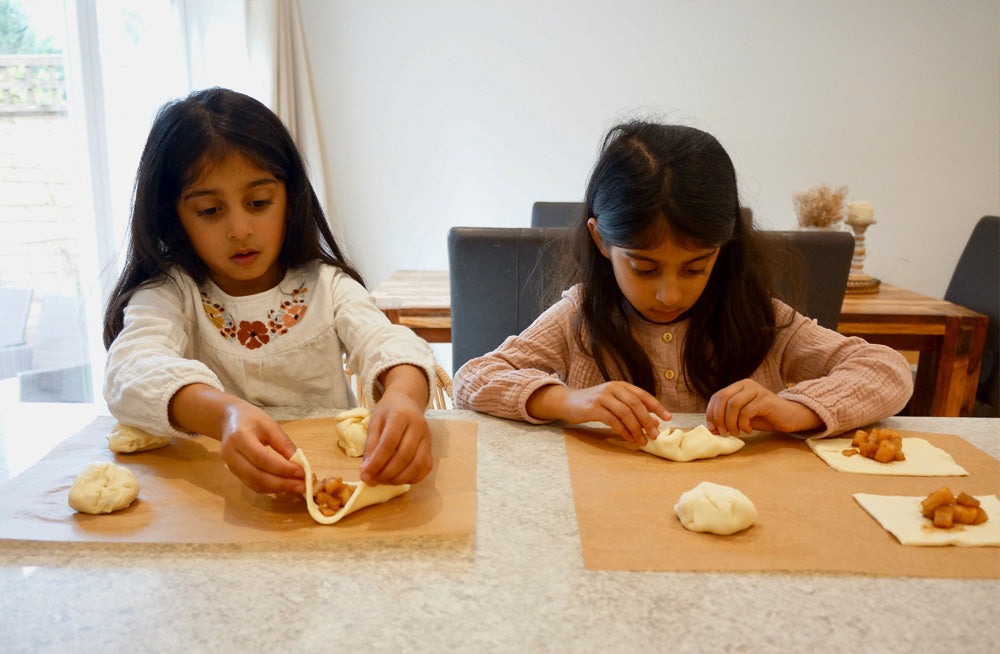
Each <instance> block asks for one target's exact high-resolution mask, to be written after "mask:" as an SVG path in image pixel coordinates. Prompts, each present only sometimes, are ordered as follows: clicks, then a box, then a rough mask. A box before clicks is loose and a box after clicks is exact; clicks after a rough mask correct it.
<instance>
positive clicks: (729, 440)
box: [641, 425, 746, 461]
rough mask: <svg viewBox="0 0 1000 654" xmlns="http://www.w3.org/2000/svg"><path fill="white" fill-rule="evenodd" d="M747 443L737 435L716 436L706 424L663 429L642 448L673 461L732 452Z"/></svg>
mask: <svg viewBox="0 0 1000 654" xmlns="http://www.w3.org/2000/svg"><path fill="white" fill-rule="evenodd" d="M745 444H746V443H744V441H743V440H742V439H740V438H736V437H735V436H716V435H715V434H713V433H712V432H710V431H709V430H708V427H706V426H705V425H699V426H697V427H695V428H694V429H691V430H689V431H685V430H683V429H671V430H669V431H662V432H660V434H659V435H658V436H657V437H656V438H650V439H647V440H646V444H645V445H643V446H642V448H641V449H642V450H643V451H644V452H649V453H650V454H655V455H656V456H659V457H662V458H664V459H670V460H671V461H694V460H695V459H711V458H713V457H716V456H723V455H725V454H732V453H733V452H736V451H737V450H739V449H741V448H742V447H743V446H744V445H745Z"/></svg>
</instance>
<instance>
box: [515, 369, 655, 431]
mask: <svg viewBox="0 0 1000 654" xmlns="http://www.w3.org/2000/svg"><path fill="white" fill-rule="evenodd" d="M527 409H528V413H529V414H531V415H532V416H533V417H535V418H538V419H540V420H553V419H555V420H566V421H568V422H575V423H583V422H595V421H596V422H601V423H604V424H605V425H607V426H608V427H610V428H611V429H613V430H614V432H615V433H616V434H618V435H619V436H621V437H622V438H624V439H625V440H626V441H629V442H630V443H636V444H638V445H645V443H646V439H647V437H648V438H656V435H657V433H658V427H659V422H658V421H657V420H656V419H655V418H654V417H653V416H652V415H650V414H655V415H657V416H659V417H660V418H662V419H663V420H670V418H671V415H670V412H669V411H667V410H666V409H665V408H664V407H663V405H662V404H660V401H659V400H657V399H656V398H655V397H654V396H653V395H651V394H650V393H648V392H646V391H644V390H643V389H641V388H639V387H638V386H633V385H632V384H629V383H628V382H623V381H612V382H606V383H604V384H601V385H600V386H591V387H589V388H578V389H574V388H569V387H567V386H563V385H561V384H550V385H548V386H543V387H542V388H540V389H538V390H537V391H535V392H534V393H532V394H531V397H529V398H528V402H527Z"/></svg>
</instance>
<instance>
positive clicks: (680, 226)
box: [568, 121, 776, 398]
mask: <svg viewBox="0 0 1000 654" xmlns="http://www.w3.org/2000/svg"><path fill="white" fill-rule="evenodd" d="M584 209H585V214H584V215H582V216H581V217H580V219H579V221H578V222H577V223H576V224H575V225H574V226H573V228H572V234H571V243H570V248H571V255H570V256H571V259H570V260H571V261H572V264H571V265H572V268H573V269H574V270H575V273H574V274H573V275H572V277H570V278H569V280H568V281H570V282H578V283H582V310H581V312H580V313H579V314H577V323H576V333H577V337H578V339H579V343H580V346H581V347H582V349H583V350H584V351H586V352H588V353H589V354H590V355H591V356H593V357H594V359H595V360H596V362H597V366H598V368H599V369H600V371H601V374H602V375H603V376H604V379H605V380H612V379H625V380H627V381H630V382H631V383H633V384H635V385H636V386H639V387H641V388H643V389H645V390H647V391H649V392H650V393H653V394H656V376H655V375H654V374H653V369H652V365H651V363H650V361H649V356H648V355H647V354H646V352H645V351H644V350H643V349H642V347H641V346H640V345H639V343H638V342H637V341H636V339H635V337H634V336H633V335H632V332H631V329H630V327H629V318H630V317H631V316H634V315H636V311H635V309H633V308H632V306H631V304H630V303H629V301H628V300H627V299H626V298H625V296H624V295H623V294H622V292H621V290H619V288H618V284H617V282H616V281H615V275H614V271H613V269H612V267H611V262H610V261H609V260H608V259H607V258H606V257H604V256H603V255H602V254H601V251H600V250H599V249H598V248H597V246H596V245H595V243H594V241H593V239H592V237H591V235H590V232H589V230H588V228H587V218H588V217H591V216H592V217H594V218H596V220H597V231H598V233H599V234H600V237H601V241H602V243H603V244H604V245H605V246H617V247H621V248H630V249H648V248H651V247H655V246H656V245H657V244H659V243H660V242H662V240H663V239H664V238H666V237H669V238H671V239H673V240H674V241H675V242H677V243H678V244H680V245H683V246H685V247H690V248H692V249H695V248H700V249H709V248H715V247H718V248H720V251H719V256H718V258H717V261H716V263H715V267H714V269H713V270H712V274H711V276H710V277H709V280H708V283H707V285H706V286H705V290H704V291H703V292H702V294H701V297H700V298H699V299H698V301H697V302H696V303H695V304H694V306H693V307H691V309H690V310H689V311H688V312H687V318H688V319H689V320H690V323H689V327H688V329H687V337H686V340H685V343H684V351H683V353H682V362H683V367H684V372H685V378H686V379H687V383H688V385H689V386H690V387H691V388H692V389H693V390H694V391H695V392H697V393H698V394H699V395H701V396H702V397H705V398H708V397H709V396H711V394H712V393H714V392H715V391H716V390H718V389H719V388H722V387H724V386H726V385H728V384H730V383H732V382H734V381H737V380H739V379H743V378H745V377H748V376H749V375H750V374H751V373H752V372H753V371H754V370H756V369H757V368H758V367H759V366H760V364H761V362H763V360H764V357H765V356H766V355H767V352H768V350H769V349H770V348H771V345H772V344H773V342H774V338H775V333H776V326H775V320H776V318H775V313H774V307H773V304H772V301H771V299H772V295H774V289H775V277H774V275H775V271H774V269H773V268H772V267H771V266H769V265H768V260H769V257H772V255H773V254H774V253H773V251H772V244H771V243H770V241H769V240H768V239H766V238H765V237H764V236H763V235H762V234H761V233H760V232H758V231H756V230H755V229H754V226H753V219H752V217H751V215H750V214H749V212H746V211H741V207H740V202H739V193H738V191H737V183H736V172H735V169H734V167H733V163H732V160H731V159H730V158H729V155H728V154H727V153H726V151H725V149H723V147H722V145H721V144H720V143H719V142H718V141H717V140H716V139H715V137H713V136H711V135H710V134H707V133H705V132H703V131H701V130H698V129H695V128H692V127H686V126H680V125H662V124H657V123H649V122H643V121H633V122H629V123H625V124H621V125H618V126H616V127H614V128H612V129H611V130H610V132H609V133H608V134H607V136H606V137H605V139H604V142H603V145H602V148H601V152H600V156H599V157H598V160H597V163H596V164H595V166H594V169H593V171H592V173H591V176H590V181H589V183H588V185H587V193H586V197H585V201H584Z"/></svg>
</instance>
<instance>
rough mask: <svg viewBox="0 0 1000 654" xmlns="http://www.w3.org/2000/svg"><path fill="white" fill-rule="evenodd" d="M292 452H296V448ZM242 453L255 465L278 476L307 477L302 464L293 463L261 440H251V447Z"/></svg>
mask: <svg viewBox="0 0 1000 654" xmlns="http://www.w3.org/2000/svg"><path fill="white" fill-rule="evenodd" d="M292 452H293V453H294V452H295V450H292ZM241 453H242V454H243V456H244V457H245V458H246V459H247V461H249V462H250V464H251V465H252V466H253V467H255V468H257V469H259V470H261V471H263V472H266V473H270V474H272V475H274V476H276V477H289V478H302V477H305V471H304V470H303V469H302V466H300V465H299V464H297V463H292V462H291V461H289V460H288V459H286V458H285V457H284V456H282V455H281V454H279V453H277V452H275V451H274V450H273V449H271V448H269V447H266V445H265V444H264V443H262V442H260V441H254V442H251V443H250V444H249V447H248V448H247V449H244V450H242V451H241Z"/></svg>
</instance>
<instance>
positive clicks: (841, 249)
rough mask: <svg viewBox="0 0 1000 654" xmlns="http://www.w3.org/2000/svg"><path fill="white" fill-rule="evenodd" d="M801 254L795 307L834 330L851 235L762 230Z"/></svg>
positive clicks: (848, 271) (844, 286)
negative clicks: (799, 283) (799, 286)
mask: <svg viewBox="0 0 1000 654" xmlns="http://www.w3.org/2000/svg"><path fill="white" fill-rule="evenodd" d="M764 233H765V234H767V235H768V236H769V237H771V238H776V239H781V240H783V241H785V242H786V243H788V244H789V245H791V246H792V247H793V248H794V249H795V251H797V252H798V253H799V254H800V255H801V262H800V263H801V264H802V266H801V269H802V270H801V272H802V275H803V279H802V280H800V281H801V282H802V286H803V290H804V292H803V293H802V297H801V298H800V299H799V302H798V303H797V304H798V306H795V309H797V310H798V311H799V312H800V313H802V314H803V315H806V316H809V317H810V318H814V319H815V320H816V322H818V323H819V324H820V325H822V326H823V327H826V328H827V329H836V328H837V323H839V322H840V309H841V307H842V306H843V304H844V294H845V293H846V292H847V278H848V276H849V275H850V274H851V260H852V259H853V258H854V236H852V235H851V234H850V232H844V231H836V230H815V231H813V230H790V231H779V230H775V231H765V232H764Z"/></svg>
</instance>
